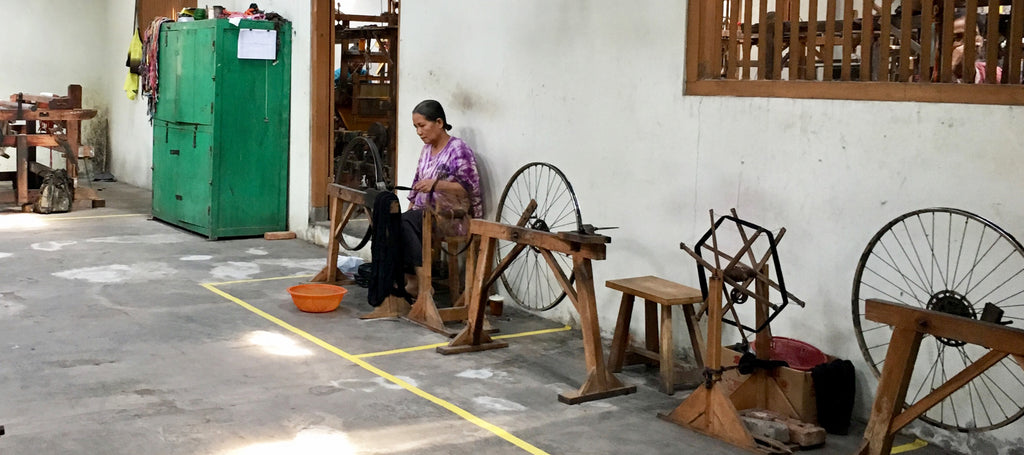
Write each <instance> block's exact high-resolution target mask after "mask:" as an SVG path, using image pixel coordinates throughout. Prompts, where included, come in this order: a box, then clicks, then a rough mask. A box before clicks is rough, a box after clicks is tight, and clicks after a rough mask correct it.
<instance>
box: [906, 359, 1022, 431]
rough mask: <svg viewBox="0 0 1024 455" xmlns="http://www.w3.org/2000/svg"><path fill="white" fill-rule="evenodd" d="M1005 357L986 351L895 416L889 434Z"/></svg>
mask: <svg viewBox="0 0 1024 455" xmlns="http://www.w3.org/2000/svg"><path fill="white" fill-rule="evenodd" d="M1006 355H1007V354H1006V353H1005V352H999V351H988V352H987V353H986V354H985V355H984V356H982V357H981V358H980V359H978V360H977V361H975V362H974V363H972V364H971V365H970V366H968V367H966V368H964V369H963V370H961V371H960V372H959V373H957V374H956V376H953V377H952V378H949V380H948V381H946V382H945V383H943V384H942V385H940V386H939V387H938V388H936V389H934V390H932V391H931V393H929V394H928V395H925V397H924V398H921V399H920V400H918V401H917V403H914V404H913V405H911V406H910V407H909V408H907V409H906V410H905V411H903V412H902V413H900V415H898V416H896V417H895V418H894V419H893V420H892V424H891V425H889V433H892V434H895V433H896V432H897V431H900V429H901V428H903V427H905V426H907V424H909V423H910V422H913V421H914V419H916V418H918V417H920V416H921V414H924V413H925V411H927V410H929V409H931V408H932V406H935V405H936V404H938V403H939V402H940V401H942V400H944V399H945V398H946V397H948V396H949V395H950V394H952V393H953V392H956V391H957V389H959V388H961V387H963V386H965V385H967V383H969V382H971V380H973V379H974V378H976V377H978V375H979V374H982V373H984V372H985V370H987V369H989V368H990V367H991V366H992V365H995V364H996V363H999V361H1000V360H1003V359H1004V358H1006Z"/></svg>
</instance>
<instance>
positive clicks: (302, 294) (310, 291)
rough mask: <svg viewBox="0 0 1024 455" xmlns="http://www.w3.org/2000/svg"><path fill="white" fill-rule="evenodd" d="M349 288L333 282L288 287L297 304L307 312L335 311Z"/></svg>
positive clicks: (293, 300)
mask: <svg viewBox="0 0 1024 455" xmlns="http://www.w3.org/2000/svg"><path fill="white" fill-rule="evenodd" d="M346 292H348V289H345V288H343V287H341V286H334V285H331V284H317V283H313V284H300V285H298V286H292V287H290V288H288V293H289V294H291V295H292V302H293V303H295V306H296V307H297V308H298V309H299V310H301V311H305V312H307V313H327V312H330V311H334V310H336V309H337V308H338V305H339V304H340V303H341V299H342V298H344V297H345V293H346Z"/></svg>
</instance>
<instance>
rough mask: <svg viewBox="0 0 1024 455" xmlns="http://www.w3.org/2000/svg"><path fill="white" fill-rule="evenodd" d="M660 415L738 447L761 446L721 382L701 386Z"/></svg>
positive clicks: (662, 417) (753, 448)
mask: <svg viewBox="0 0 1024 455" xmlns="http://www.w3.org/2000/svg"><path fill="white" fill-rule="evenodd" d="M658 417H659V418H661V419H663V420H667V421H669V422H672V423H675V424H676V425H679V426H682V427H686V428H689V429H691V430H694V431H697V432H700V433H703V434H706V435H708V436H711V437H713V438H718V439H721V440H723V441H725V442H728V443H730V444H732V445H734V446H737V447H742V448H745V449H752V450H756V449H757V448H758V445H757V442H756V441H754V437H753V436H751V434H750V432H749V431H747V427H746V426H744V425H743V421H742V420H740V417H739V411H737V410H736V406H734V405H733V404H732V400H730V399H729V398H728V397H726V396H725V393H724V392H723V391H722V386H721V384H718V383H715V384H713V385H712V386H711V388H710V389H708V388H707V387H703V386H701V387H698V388H697V389H696V390H694V391H693V393H691V394H690V396H689V397H687V399H686V401H683V403H682V404H680V405H679V407H677V408H675V409H674V410H673V411H672V412H670V413H668V414H658Z"/></svg>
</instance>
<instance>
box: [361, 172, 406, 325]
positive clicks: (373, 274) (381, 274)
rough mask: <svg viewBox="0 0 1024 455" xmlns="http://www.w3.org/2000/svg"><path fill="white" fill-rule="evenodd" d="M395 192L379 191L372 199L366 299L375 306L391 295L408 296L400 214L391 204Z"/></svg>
mask: <svg viewBox="0 0 1024 455" xmlns="http://www.w3.org/2000/svg"><path fill="white" fill-rule="evenodd" d="M392 203H398V196H395V194H394V193H391V192H388V191H381V192H380V193H379V194H377V197H376V198H374V200H373V211H372V212H371V214H372V217H373V223H372V224H373V227H372V228H371V229H373V241H372V243H370V255H371V262H370V264H371V267H372V269H371V271H370V287H369V289H368V290H367V300H368V302H369V304H370V306H373V307H378V306H380V304H382V303H384V299H386V298H388V296H391V295H397V296H399V297H409V295H408V293H407V292H405V284H404V280H405V275H404V274H403V273H402V268H403V267H402V266H403V265H404V261H403V260H402V258H403V257H404V255H403V251H402V214H401V213H391V204H392Z"/></svg>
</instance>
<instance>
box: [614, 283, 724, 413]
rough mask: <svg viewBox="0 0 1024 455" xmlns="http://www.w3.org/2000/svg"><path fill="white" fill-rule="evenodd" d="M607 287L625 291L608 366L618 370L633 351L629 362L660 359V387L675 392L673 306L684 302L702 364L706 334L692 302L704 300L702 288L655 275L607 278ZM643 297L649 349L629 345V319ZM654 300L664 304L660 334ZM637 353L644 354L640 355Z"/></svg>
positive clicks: (694, 348)
mask: <svg viewBox="0 0 1024 455" xmlns="http://www.w3.org/2000/svg"><path fill="white" fill-rule="evenodd" d="M604 285H605V286H606V287H609V288H611V289H615V290H617V291H622V304H621V305H620V306H619V319H618V322H616V324H615V336H614V338H612V346H611V352H610V353H609V355H608V368H609V369H610V370H611V371H612V372H613V373H617V372H620V371H622V365H623V361H624V360H626V359H625V357H626V354H627V352H628V353H629V354H633V356H632V357H633V358H631V359H629V360H628V363H627V364H628V365H633V364H637V363H651V362H652V361H653V362H655V363H658V364H659V366H660V370H661V389H662V391H663V392H665V393H667V394H669V395H672V394H673V393H675V386H676V382H675V374H674V369H675V360H674V355H673V354H674V353H673V351H674V350H673V349H672V347H673V345H672V307H673V306H674V305H683V313H684V314H685V315H686V328H687V329H688V331H689V332H690V343H691V344H692V346H693V356H694V358H695V360H696V363H697V364H698V365H703V364H704V362H703V360H702V355H701V353H702V352H704V348H703V347H702V344H703V343H704V337H703V336H702V335H701V333H700V326H699V325H698V324H697V318H696V316H695V313H694V311H693V304H694V303H700V302H703V301H704V297H703V295H701V292H700V289H694V288H691V287H689V286H683V285H681V284H678V283H674V282H671V281H668V280H665V279H662V278H658V277H656V276H642V277H636V278H623V279H618V280H608V281H606V282H605V283H604ZM636 297H641V298H643V299H644V322H645V324H644V332H645V333H644V338H645V347H646V349H642V348H637V347H633V346H629V322H630V319H631V318H632V316H633V300H634V299H635V298H636ZM654 304H659V305H661V336H660V337H659V331H658V322H657V319H656V316H655V315H656V313H655V311H656V309H655V307H654ZM636 357H641V359H637V358H636Z"/></svg>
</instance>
